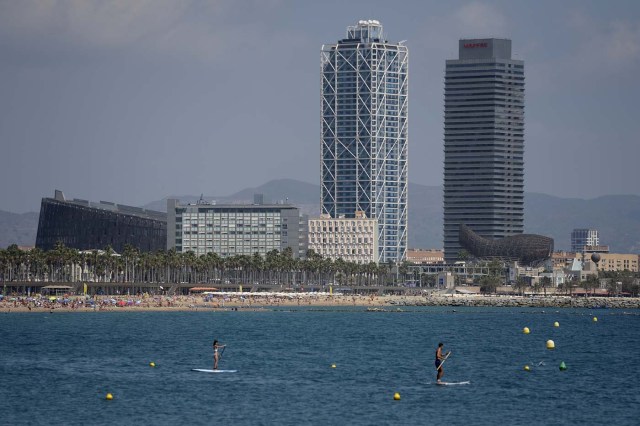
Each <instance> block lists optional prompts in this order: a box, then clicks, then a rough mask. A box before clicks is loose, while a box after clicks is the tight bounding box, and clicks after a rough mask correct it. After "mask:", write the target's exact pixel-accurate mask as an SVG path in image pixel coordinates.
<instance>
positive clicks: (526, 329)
mask: <svg viewBox="0 0 640 426" xmlns="http://www.w3.org/2000/svg"><path fill="white" fill-rule="evenodd" d="M522 332H523V333H524V334H529V333H530V331H529V327H525V328H523V329H522Z"/></svg>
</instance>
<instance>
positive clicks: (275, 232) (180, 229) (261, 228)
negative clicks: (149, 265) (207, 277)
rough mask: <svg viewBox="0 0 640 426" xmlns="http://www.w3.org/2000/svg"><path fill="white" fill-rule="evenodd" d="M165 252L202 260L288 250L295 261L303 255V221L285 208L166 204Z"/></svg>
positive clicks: (269, 205) (241, 205)
mask: <svg viewBox="0 0 640 426" xmlns="http://www.w3.org/2000/svg"><path fill="white" fill-rule="evenodd" d="M167 215H168V220H167V249H172V248H175V249H176V251H177V252H179V253H185V252H188V251H192V252H194V253H195V254H196V255H198V256H201V255H204V254H207V253H217V254H218V255H219V256H221V257H230V256H235V255H245V256H251V255H253V254H255V253H258V254H260V255H263V256H264V255H265V254H266V253H268V252H269V251H272V250H278V251H282V250H284V249H285V248H287V247H290V248H291V249H292V251H293V257H294V258H300V257H304V255H305V253H306V250H307V248H306V230H305V229H304V227H305V225H304V224H305V222H306V221H305V220H301V218H300V214H299V210H298V208H297V207H294V206H292V205H288V204H246V205H243V204H211V203H206V202H203V201H199V202H198V203H197V204H189V205H180V204H178V201H177V200H174V199H169V200H167Z"/></svg>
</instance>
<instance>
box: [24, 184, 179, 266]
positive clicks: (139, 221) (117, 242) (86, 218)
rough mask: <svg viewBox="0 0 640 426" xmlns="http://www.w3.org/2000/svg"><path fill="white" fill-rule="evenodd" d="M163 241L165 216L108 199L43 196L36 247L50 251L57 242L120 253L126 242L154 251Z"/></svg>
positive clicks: (58, 193) (79, 248)
mask: <svg viewBox="0 0 640 426" xmlns="http://www.w3.org/2000/svg"><path fill="white" fill-rule="evenodd" d="M166 241H167V215H166V214H165V213H162V212H156V211H153V210H146V209H142V208H140V207H133V206H125V205H122V204H116V203H112V202H108V201H100V202H92V201H87V200H80V199H73V200H67V199H66V198H65V196H64V194H63V193H62V191H58V190H56V191H55V195H54V197H53V198H43V199H42V204H41V206H40V219H39V221H38V234H37V237H36V247H37V248H39V249H41V250H51V249H53V248H54V247H55V246H56V244H57V243H58V242H60V243H63V244H64V245H65V246H67V247H70V248H74V249H77V250H97V249H104V248H105V247H107V246H110V247H111V248H112V249H113V250H115V251H116V252H118V253H122V251H123V250H124V247H125V246H126V245H131V246H133V247H135V248H137V249H138V250H140V251H157V250H163V249H164V248H165V245H166Z"/></svg>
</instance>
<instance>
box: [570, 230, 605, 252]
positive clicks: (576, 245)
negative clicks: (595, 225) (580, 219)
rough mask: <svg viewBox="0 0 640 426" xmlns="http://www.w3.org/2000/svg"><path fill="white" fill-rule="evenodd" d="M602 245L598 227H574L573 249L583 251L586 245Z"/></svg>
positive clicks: (572, 234) (572, 236)
mask: <svg viewBox="0 0 640 426" xmlns="http://www.w3.org/2000/svg"><path fill="white" fill-rule="evenodd" d="M598 245H600V238H598V230H597V229H574V230H573V231H572V232H571V251H572V252H575V253H582V252H583V251H584V250H585V246H598Z"/></svg>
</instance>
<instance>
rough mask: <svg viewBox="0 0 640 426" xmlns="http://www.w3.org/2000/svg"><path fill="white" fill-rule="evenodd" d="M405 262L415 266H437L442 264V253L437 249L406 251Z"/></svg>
mask: <svg viewBox="0 0 640 426" xmlns="http://www.w3.org/2000/svg"><path fill="white" fill-rule="evenodd" d="M407 261H408V262H411V263H414V264H416V265H439V264H443V263H444V252H443V251H442V250H437V249H408V250H407Z"/></svg>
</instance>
